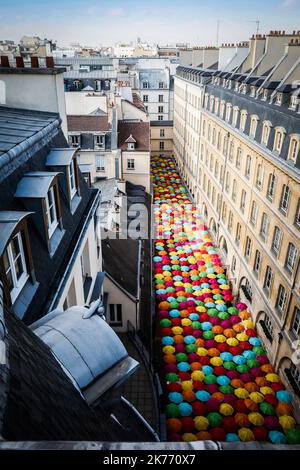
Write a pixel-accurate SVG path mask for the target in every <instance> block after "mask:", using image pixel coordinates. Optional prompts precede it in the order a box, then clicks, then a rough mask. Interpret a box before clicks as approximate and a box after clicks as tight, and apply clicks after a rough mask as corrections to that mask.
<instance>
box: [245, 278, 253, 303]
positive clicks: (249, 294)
mask: <svg viewBox="0 0 300 470" xmlns="http://www.w3.org/2000/svg"><path fill="white" fill-rule="evenodd" d="M243 290H244V293H245V296H246V298H247V299H248V300H249V301H250V302H251V301H252V295H253V293H252V286H251V284H250V281H249V279H247V280H246V283H245V285H244V289H243Z"/></svg>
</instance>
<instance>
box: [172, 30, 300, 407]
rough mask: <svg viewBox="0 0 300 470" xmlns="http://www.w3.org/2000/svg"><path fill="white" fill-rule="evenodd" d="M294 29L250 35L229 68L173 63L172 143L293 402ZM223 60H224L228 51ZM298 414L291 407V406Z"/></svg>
mask: <svg viewBox="0 0 300 470" xmlns="http://www.w3.org/2000/svg"><path fill="white" fill-rule="evenodd" d="M299 40H300V36H299V32H296V31H295V32H293V33H292V34H286V33H285V32H284V31H271V32H270V34H268V35H266V36H260V35H258V36H255V37H253V38H251V40H250V45H249V52H248V55H247V56H246V57H245V58H244V60H242V62H241V64H240V65H239V66H236V67H235V68H234V69H233V70H231V71H228V70H227V71H226V72H224V71H222V70H218V71H213V70H203V69H199V68H192V67H179V68H178V70H177V75H176V78H175V112H174V151H175V158H176V161H177V164H178V167H179V169H180V170H181V173H182V175H183V177H184V179H185V181H186V184H187V186H188V187H189V189H190V191H191V193H192V195H193V196H194V198H195V201H196V202H197V203H198V204H199V207H200V210H201V212H202V214H203V217H204V220H205V222H206V224H207V225H208V227H209V229H210V231H211V232H212V234H213V235H214V238H215V241H216V243H217V244H218V245H219V247H220V250H221V253H222V255H223V258H224V263H225V265H226V266H227V274H228V276H229V278H230V281H231V284H232V287H233V289H234V292H235V294H236V295H237V296H238V297H239V298H240V299H241V300H243V301H246V303H247V304H248V305H249V308H250V310H251V312H252V315H253V318H254V320H255V322H256V326H257V328H258V330H259V332H260V334H261V338H262V339H263V342H264V345H265V348H266V349H267V350H268V352H269V355H270V357H271V359H272V361H273V363H274V364H275V367H276V369H278V371H279V373H280V375H281V377H282V379H283V381H284V382H285V383H286V385H287V386H288V387H289V388H290V389H291V391H293V393H294V398H295V403H296V405H297V406H296V407H295V408H296V410H299V403H300V402H299V397H300V369H299V364H298V362H299V361H297V358H299V354H298V353H299V348H298V342H299V333H300V278H299V264H300V261H299V252H300V232H299V226H300V225H299V219H300V159H299V149H300V115H299V99H298V92H299V79H300V63H299V54H300V44H299ZM227 63H229V61H228V60H227ZM298 413H299V411H298Z"/></svg>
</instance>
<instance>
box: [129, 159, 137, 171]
mask: <svg viewBox="0 0 300 470" xmlns="http://www.w3.org/2000/svg"><path fill="white" fill-rule="evenodd" d="M127 170H135V159H134V158H127Z"/></svg>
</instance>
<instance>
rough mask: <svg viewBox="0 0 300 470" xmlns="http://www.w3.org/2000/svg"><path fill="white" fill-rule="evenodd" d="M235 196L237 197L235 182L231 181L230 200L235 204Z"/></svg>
mask: <svg viewBox="0 0 300 470" xmlns="http://www.w3.org/2000/svg"><path fill="white" fill-rule="evenodd" d="M236 196H237V182H236V180H233V183H232V193H231V198H232V200H233V202H236Z"/></svg>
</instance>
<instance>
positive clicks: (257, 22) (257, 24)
mask: <svg viewBox="0 0 300 470" xmlns="http://www.w3.org/2000/svg"><path fill="white" fill-rule="evenodd" d="M251 23H255V24H256V34H258V33H259V30H260V19H259V18H258V17H257V18H256V20H253V21H251Z"/></svg>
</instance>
